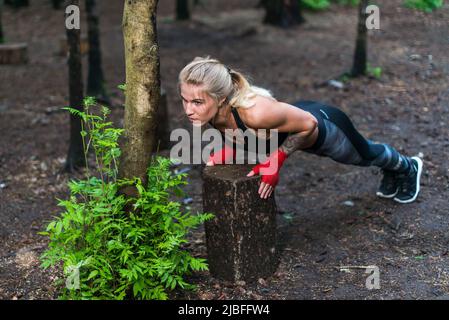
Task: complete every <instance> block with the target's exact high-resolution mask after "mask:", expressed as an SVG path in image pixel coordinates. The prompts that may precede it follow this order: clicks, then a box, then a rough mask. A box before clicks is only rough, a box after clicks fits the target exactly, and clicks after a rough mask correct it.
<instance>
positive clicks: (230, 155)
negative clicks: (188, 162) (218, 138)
mask: <svg viewBox="0 0 449 320" xmlns="http://www.w3.org/2000/svg"><path fill="white" fill-rule="evenodd" d="M235 154H236V152H235V149H234V148H231V147H230V146H228V145H227V144H226V143H225V145H224V148H223V149H221V150H219V151H218V152H217V153H215V154H214V153H213V152H212V153H211V154H210V156H209V160H207V162H206V166H214V165H216V164H226V163H232V162H231V161H230V160H235Z"/></svg>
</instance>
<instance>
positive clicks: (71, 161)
mask: <svg viewBox="0 0 449 320" xmlns="http://www.w3.org/2000/svg"><path fill="white" fill-rule="evenodd" d="M71 4H72V5H76V6H79V0H72V1H71ZM66 33H67V40H68V44H69V59H68V65H69V96H70V98H69V100H70V107H72V108H74V109H77V110H80V111H83V77H82V65H81V52H80V30H77V29H67V32H66ZM85 164H86V163H85V160H84V149H83V138H82V136H81V119H80V118H79V117H78V116H74V115H72V114H71V115H70V146H69V151H68V153H67V160H66V164H65V170H66V171H69V172H72V171H73V170H74V169H76V168H79V167H82V166H85Z"/></svg>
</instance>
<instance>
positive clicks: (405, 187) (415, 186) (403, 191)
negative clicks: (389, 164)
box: [394, 157, 423, 203]
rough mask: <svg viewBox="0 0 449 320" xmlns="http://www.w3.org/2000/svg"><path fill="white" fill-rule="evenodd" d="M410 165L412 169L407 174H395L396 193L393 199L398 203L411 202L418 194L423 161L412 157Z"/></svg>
mask: <svg viewBox="0 0 449 320" xmlns="http://www.w3.org/2000/svg"><path fill="white" fill-rule="evenodd" d="M412 165H413V171H411V172H410V173H409V174H407V175H405V174H397V178H398V182H397V184H398V193H397V194H396V196H395V197H394V200H395V201H397V202H399V203H410V202H413V201H415V200H416V197H417V196H418V193H419V184H420V178H421V173H422V167H423V162H422V160H421V159H420V158H418V157H412Z"/></svg>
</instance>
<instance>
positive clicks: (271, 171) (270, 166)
mask: <svg viewBox="0 0 449 320" xmlns="http://www.w3.org/2000/svg"><path fill="white" fill-rule="evenodd" d="M287 157H288V155H287V154H286V153H285V152H283V151H282V150H280V149H277V150H276V151H275V152H273V153H272V154H271V155H270V156H269V157H268V160H267V161H265V162H264V163H261V164H258V165H256V166H255V167H254V168H253V169H252V170H251V171H250V172H249V173H248V174H247V175H246V176H247V177H252V176H254V175H255V174H259V173H260V175H261V176H262V182H261V183H260V186H259V194H260V197H261V198H262V199H267V198H268V197H269V196H270V195H271V193H272V192H273V191H274V188H275V187H276V185H277V184H278V182H279V171H280V170H281V167H282V165H283V163H284V161H285V159H287Z"/></svg>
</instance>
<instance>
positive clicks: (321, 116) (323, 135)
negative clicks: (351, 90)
mask: <svg viewBox="0 0 449 320" xmlns="http://www.w3.org/2000/svg"><path fill="white" fill-rule="evenodd" d="M293 105H294V106H296V107H298V108H301V109H303V110H305V111H309V112H310V113H312V114H313V115H314V116H315V117H316V118H317V120H318V130H319V135H318V139H317V142H316V143H315V144H314V145H313V146H312V147H310V148H307V149H304V150H303V151H306V152H309V153H313V154H316V155H319V156H325V157H330V158H332V159H333V160H335V161H337V162H340V163H344V164H353V165H358V166H377V167H380V168H382V169H385V170H389V171H395V172H408V170H409V169H410V168H411V159H410V158H409V157H407V156H404V155H402V154H400V153H399V152H398V151H397V150H396V149H394V148H393V147H391V146H389V145H388V144H385V143H375V142H373V141H371V140H368V139H365V138H364V137H363V136H362V135H361V134H360V133H359V132H358V131H357V129H356V128H355V127H354V125H353V124H352V121H351V120H350V119H349V117H348V116H347V115H346V114H345V113H344V112H343V111H341V110H340V109H338V108H335V107H332V106H327V105H324V104H322V103H318V102H313V101H298V102H295V103H293Z"/></svg>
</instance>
